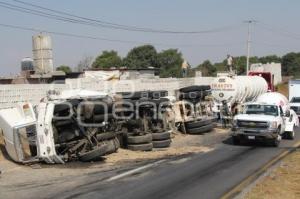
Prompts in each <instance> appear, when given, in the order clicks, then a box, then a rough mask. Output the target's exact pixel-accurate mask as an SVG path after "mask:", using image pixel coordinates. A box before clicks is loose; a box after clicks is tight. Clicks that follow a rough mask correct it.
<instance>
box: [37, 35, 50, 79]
mask: <svg viewBox="0 0 300 199" xmlns="http://www.w3.org/2000/svg"><path fill="white" fill-rule="evenodd" d="M32 48H33V60H34V70H35V73H38V74H46V73H51V72H53V54H52V43H51V37H50V36H48V35H43V34H39V35H36V36H33V37H32Z"/></svg>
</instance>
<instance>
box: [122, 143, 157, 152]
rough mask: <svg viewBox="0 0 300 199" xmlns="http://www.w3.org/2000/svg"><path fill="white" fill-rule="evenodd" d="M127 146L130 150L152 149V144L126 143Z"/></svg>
mask: <svg viewBox="0 0 300 199" xmlns="http://www.w3.org/2000/svg"><path fill="white" fill-rule="evenodd" d="M127 148H128V149H129V150H131V151H152V149H153V144H152V143H147V144H136V145H128V146H127Z"/></svg>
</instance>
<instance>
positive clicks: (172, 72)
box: [157, 49, 183, 77]
mask: <svg viewBox="0 0 300 199" xmlns="http://www.w3.org/2000/svg"><path fill="white" fill-rule="evenodd" d="M157 60H158V61H157V63H158V67H159V68H160V77H180V76H181V64H182V62H183V58H182V54H181V53H180V52H178V50H177V49H169V50H164V51H162V52H160V53H158V55H157Z"/></svg>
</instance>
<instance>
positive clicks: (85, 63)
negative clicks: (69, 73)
mask: <svg viewBox="0 0 300 199" xmlns="http://www.w3.org/2000/svg"><path fill="white" fill-rule="evenodd" d="M92 61H93V57H91V56H85V57H83V59H82V60H80V61H79V63H78V65H77V70H78V72H82V71H84V70H85V69H89V68H90V67H91V63H92Z"/></svg>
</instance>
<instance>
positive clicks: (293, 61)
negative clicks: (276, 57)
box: [282, 52, 300, 75]
mask: <svg viewBox="0 0 300 199" xmlns="http://www.w3.org/2000/svg"><path fill="white" fill-rule="evenodd" d="M282 72H283V75H299V73H300V53H294V52H292V53H288V54H286V55H284V56H283V57H282Z"/></svg>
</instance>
